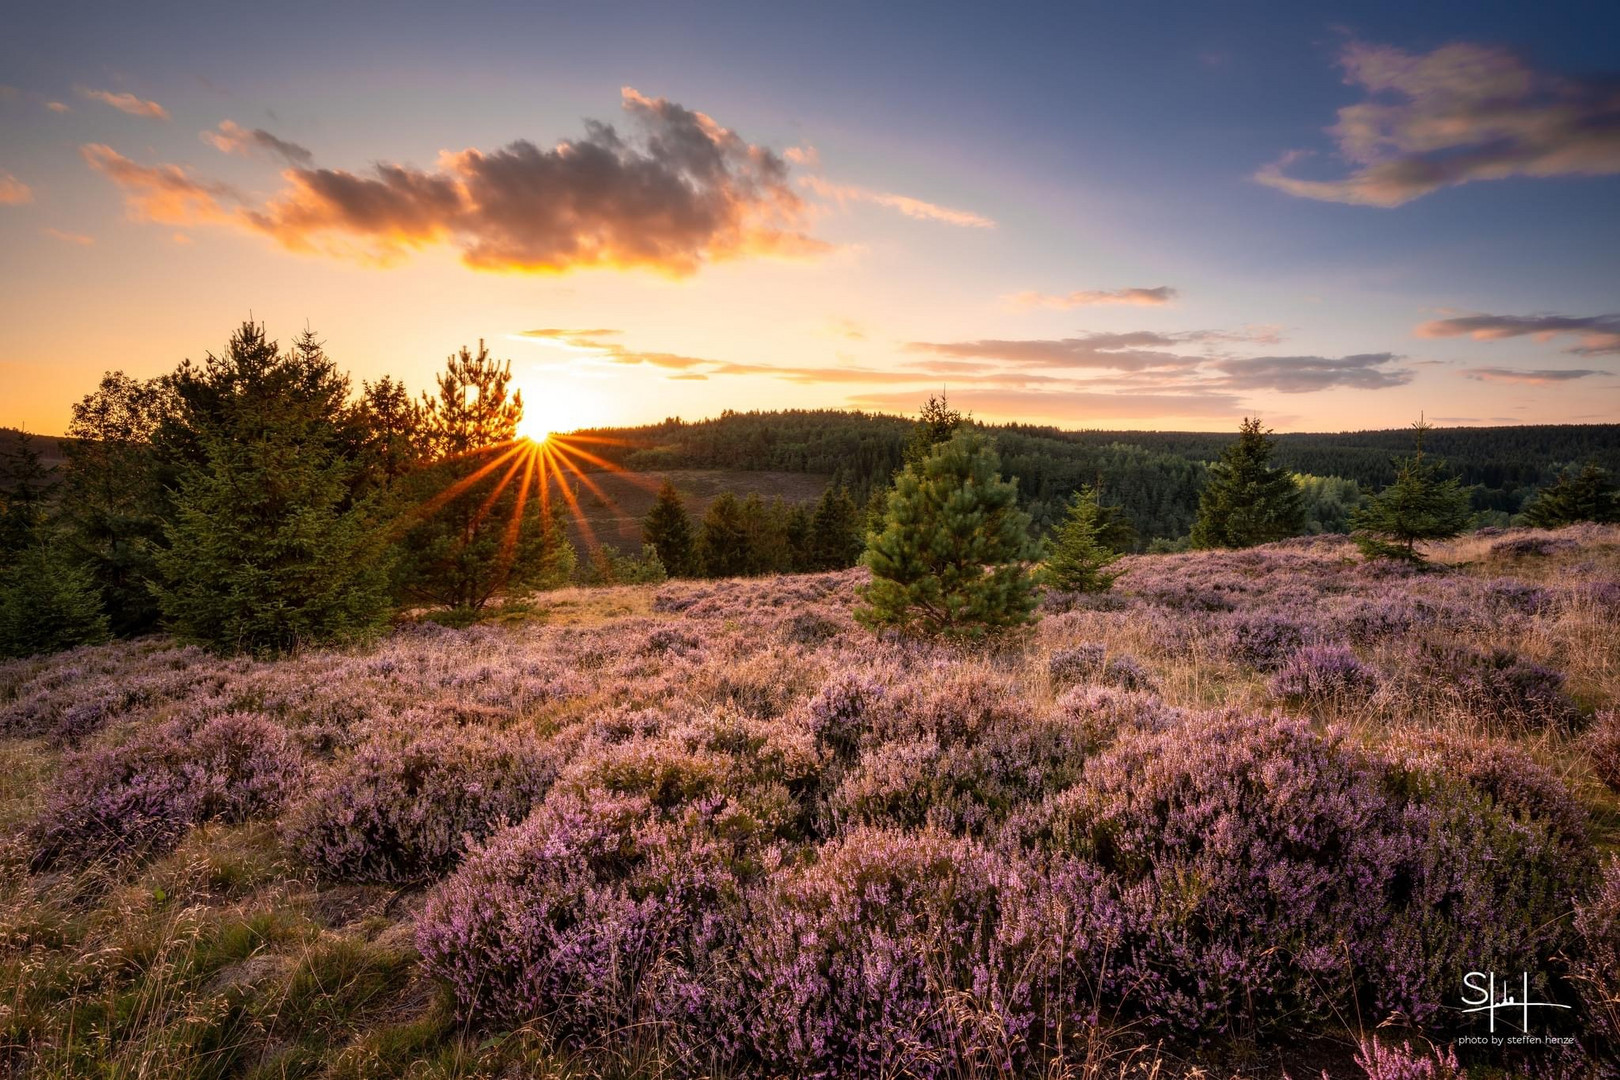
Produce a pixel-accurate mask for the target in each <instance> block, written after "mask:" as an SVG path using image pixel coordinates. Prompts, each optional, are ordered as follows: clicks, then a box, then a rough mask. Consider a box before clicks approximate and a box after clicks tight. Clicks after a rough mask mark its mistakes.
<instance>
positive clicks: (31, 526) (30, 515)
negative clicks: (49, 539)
mask: <svg viewBox="0 0 1620 1080" xmlns="http://www.w3.org/2000/svg"><path fill="white" fill-rule="evenodd" d="M54 486H55V485H54V483H53V481H52V480H51V476H50V471H49V470H48V469H46V468H45V465H44V463H43V462H42V461H41V460H40V456H39V451H38V450H37V449H35V448H34V437H33V436H32V435H30V434H29V433H28V432H26V431H19V432H18V433H17V440H16V442H15V443H14V444H13V445H12V446H10V447H8V448H7V450H6V453H5V456H4V458H3V459H0V569H4V568H5V567H7V566H10V565H11V564H12V563H14V562H16V561H18V560H20V559H21V558H22V557H23V555H24V554H25V553H26V552H27V551H28V550H29V549H30V548H32V547H34V546H36V545H37V544H38V543H39V536H40V530H41V529H42V528H44V526H45V509H46V504H47V500H48V498H49V496H50V494H51V491H52V489H53V487H54Z"/></svg>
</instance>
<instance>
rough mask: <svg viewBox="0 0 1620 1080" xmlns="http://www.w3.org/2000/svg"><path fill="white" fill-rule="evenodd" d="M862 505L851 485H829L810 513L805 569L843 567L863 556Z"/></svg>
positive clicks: (804, 561) (850, 564) (837, 568)
mask: <svg viewBox="0 0 1620 1080" xmlns="http://www.w3.org/2000/svg"><path fill="white" fill-rule="evenodd" d="M863 525H864V522H863V521H862V514H861V508H860V507H859V506H857V505H855V500H854V499H853V498H851V497H850V494H849V489H848V488H845V487H842V486H840V487H833V486H832V485H828V487H827V490H826V491H823V492H822V493H821V498H820V500H819V501H817V503H816V508H815V510H814V511H813V512H812V513H811V515H810V528H809V535H808V536H807V538H806V543H805V557H804V560H803V563H804V565H803V569H805V570H812V571H815V570H842V569H844V568H846V567H850V566H854V565H855V564H856V562H858V561H859V560H860V557H861V551H862V549H863V548H864V547H865V529H864V528H863V527H862V526H863Z"/></svg>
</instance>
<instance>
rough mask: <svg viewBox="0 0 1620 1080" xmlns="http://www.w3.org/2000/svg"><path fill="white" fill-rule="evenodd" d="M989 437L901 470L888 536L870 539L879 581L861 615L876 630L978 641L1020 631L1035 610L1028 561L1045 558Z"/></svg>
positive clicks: (865, 595)
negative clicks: (1007, 632)
mask: <svg viewBox="0 0 1620 1080" xmlns="http://www.w3.org/2000/svg"><path fill="white" fill-rule="evenodd" d="M999 469H1000V460H999V459H998V458H997V456H996V453H995V451H994V450H992V449H991V448H990V445H989V443H988V442H986V441H985V439H984V437H983V436H982V435H976V434H971V433H959V434H958V435H956V436H955V437H953V438H952V439H951V441H950V442H948V443H945V444H943V445H941V446H938V447H936V448H935V449H934V450H933V451H932V452H931V453H930V454H929V455H928V456H927V457H926V458H924V459H923V460H922V461H921V462H920V463H919V466H918V468H916V469H915V470H909V469H908V470H906V471H905V472H902V473H901V474H900V476H899V477H898V478H897V480H896V482H895V489H894V493H893V494H892V495H891V496H890V497H889V507H888V516H887V519H886V521H885V524H884V528H883V531H882V532H881V533H874V534H872V535H870V536H869V537H868V538H867V547H866V555H865V561H866V564H867V566H868V567H870V568H871V571H872V581H871V584H869V585H867V586H865V587H864V588H862V589H861V592H860V595H861V598H862V599H863V600H864V601H865V605H866V606H864V607H861V608H859V609H857V611H856V613H855V617H856V619H857V620H859V621H860V622H861V623H862V624H863V625H865V626H868V627H871V628H873V629H881V628H884V627H893V628H896V629H898V630H900V631H901V632H903V633H908V634H921V635H942V636H947V637H955V638H975V637H981V636H983V635H984V634H986V633H993V632H996V631H1001V630H1007V629H1010V628H1013V627H1017V626H1022V625H1024V624H1025V623H1027V622H1028V621H1029V617H1030V612H1031V611H1032V610H1033V609H1034V606H1035V595H1034V588H1033V583H1032V581H1031V577H1030V572H1029V569H1028V567H1027V566H1025V565H1024V564H1025V561H1026V560H1030V559H1034V558H1037V557H1039V547H1038V546H1037V545H1036V544H1034V543H1033V542H1032V541H1031V540H1030V538H1029V533H1028V527H1029V518H1028V516H1027V515H1025V514H1024V513H1023V512H1022V511H1020V510H1019V509H1018V488H1017V486H1016V485H1015V484H1013V483H1010V482H1008V481H1006V480H1003V479H1002V478H1001V476H1000V475H999Z"/></svg>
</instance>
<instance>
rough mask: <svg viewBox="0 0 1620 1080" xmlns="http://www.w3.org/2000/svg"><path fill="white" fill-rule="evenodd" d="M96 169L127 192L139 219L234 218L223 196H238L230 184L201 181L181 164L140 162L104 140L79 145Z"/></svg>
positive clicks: (127, 202)
mask: <svg viewBox="0 0 1620 1080" xmlns="http://www.w3.org/2000/svg"><path fill="white" fill-rule="evenodd" d="M79 154H80V156H82V157H83V158H84V160H85V163H86V164H87V165H89V166H90V167H91V168H92V169H94V170H96V171H97V172H99V173H101V174H102V175H104V176H106V177H107V178H108V179H110V180H111V181H112V182H113V183H114V184H116V185H118V187H119V188H120V189H121V190H122V191H123V192H124V204H125V207H126V209H127V210H128V212H129V215H130V217H132V218H133V219H135V220H136V221H157V222H163V223H165V224H169V225H195V224H207V223H215V222H223V221H230V220H232V218H231V212H230V211H229V210H228V209H227V208H226V207H225V206H223V205H222V203H221V200H222V199H234V198H235V197H236V195H235V192H234V190H233V189H232V188H231V187H230V186H229V185H228V184H220V183H215V182H212V181H207V180H198V179H196V178H195V177H193V176H192V175H191V174H190V173H188V172H187V171H186V170H185V169H184V168H182V167H180V166H179V165H140V164H137V163H136V162H133V161H131V160H130V159H129V158H127V157H125V156H124V155H122V154H120V153H119V152H118V151H116V150H114V149H113V148H112V147H110V146H107V145H105V144H103V143H90V144H88V145H86V146H82V147H80V148H79Z"/></svg>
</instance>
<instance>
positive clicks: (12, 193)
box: [0, 171, 34, 206]
mask: <svg viewBox="0 0 1620 1080" xmlns="http://www.w3.org/2000/svg"><path fill="white" fill-rule="evenodd" d="M33 201H34V189H33V188H31V187H29V186H28V185H27V184H25V183H23V182H22V181H21V180H19V179H17V178H16V177H15V176H12V175H11V174H10V173H8V172H4V171H0V206H21V205H22V204H23V203H30V202H33Z"/></svg>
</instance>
